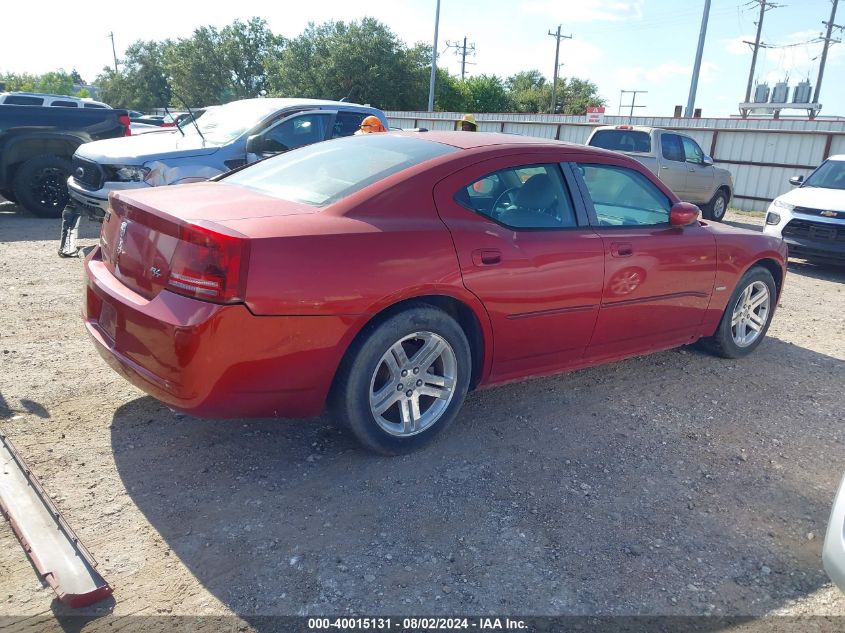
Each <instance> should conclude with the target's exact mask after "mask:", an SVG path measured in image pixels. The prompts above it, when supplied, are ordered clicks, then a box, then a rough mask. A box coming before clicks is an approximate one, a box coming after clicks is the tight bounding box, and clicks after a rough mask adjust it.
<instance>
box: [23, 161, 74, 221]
mask: <svg viewBox="0 0 845 633" xmlns="http://www.w3.org/2000/svg"><path fill="white" fill-rule="evenodd" d="M70 172H71V164H70V161H69V160H67V159H65V158H62V157H60V156H54V155H52V154H41V155H40V156H35V157H33V158H30V159H29V160H28V161H26V162H25V163H24V164H23V165H21V166H20V167H19V168H18V170H17V172H16V173H15V181H14V194H15V197H16V198H17V201H18V203H19V204H20V205H21V206H22V207H23V208H24V209H26V210H27V211H29V212H30V213H32V214H33V215H37V216H38V217H40V218H60V217H62V211H63V210H64V208H65V206H67V203H68V200H70V196H69V194H68V192H67V179H68V178H69V177H70Z"/></svg>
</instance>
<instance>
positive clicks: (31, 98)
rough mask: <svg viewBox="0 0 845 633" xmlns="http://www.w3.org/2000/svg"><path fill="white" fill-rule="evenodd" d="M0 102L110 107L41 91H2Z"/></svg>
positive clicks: (109, 107)
mask: <svg viewBox="0 0 845 633" xmlns="http://www.w3.org/2000/svg"><path fill="white" fill-rule="evenodd" d="M0 104H4V105H34V106H55V107H60V108H108V109H109V110H111V106H110V105H106V104H105V103H103V102H102V101H94V100H92V99H80V98H79V97H71V96H68V95H50V94H44V93H41V92H0Z"/></svg>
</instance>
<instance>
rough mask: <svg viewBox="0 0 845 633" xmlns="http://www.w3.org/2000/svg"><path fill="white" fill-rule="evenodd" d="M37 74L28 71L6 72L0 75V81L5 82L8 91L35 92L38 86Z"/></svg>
mask: <svg viewBox="0 0 845 633" xmlns="http://www.w3.org/2000/svg"><path fill="white" fill-rule="evenodd" d="M38 80H39V77H38V75H30V74H29V73H6V74H3V75H0V81H2V82H3V83H5V84H6V90H8V91H9V92H35V91H36V87H37V86H38Z"/></svg>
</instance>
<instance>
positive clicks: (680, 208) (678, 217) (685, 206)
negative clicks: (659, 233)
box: [669, 202, 701, 226]
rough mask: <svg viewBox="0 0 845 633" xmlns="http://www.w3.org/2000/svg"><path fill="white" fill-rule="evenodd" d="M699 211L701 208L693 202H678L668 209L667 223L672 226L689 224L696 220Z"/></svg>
mask: <svg viewBox="0 0 845 633" xmlns="http://www.w3.org/2000/svg"><path fill="white" fill-rule="evenodd" d="M700 213H701V209H699V208H698V207H697V206H695V205H694V204H690V203H689V202H679V203H677V204H674V205H672V208H671V209H670V210H669V224H671V225H672V226H689V225H690V224H694V223H695V222H697V221H698V216H699V214H700Z"/></svg>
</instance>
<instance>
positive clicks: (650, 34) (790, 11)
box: [0, 0, 845, 116]
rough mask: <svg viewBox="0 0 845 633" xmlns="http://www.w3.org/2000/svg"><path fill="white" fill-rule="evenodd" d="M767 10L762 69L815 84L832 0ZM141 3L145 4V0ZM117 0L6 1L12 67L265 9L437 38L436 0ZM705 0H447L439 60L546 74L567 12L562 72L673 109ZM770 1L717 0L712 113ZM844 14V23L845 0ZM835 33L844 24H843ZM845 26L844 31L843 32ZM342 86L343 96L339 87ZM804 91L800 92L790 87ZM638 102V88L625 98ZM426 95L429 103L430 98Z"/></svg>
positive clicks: (736, 86) (611, 96) (708, 98)
mask: <svg viewBox="0 0 845 633" xmlns="http://www.w3.org/2000/svg"><path fill="white" fill-rule="evenodd" d="M780 4H781V5H782V6H781V7H780V8H776V9H773V10H771V11H769V12H767V14H766V18H765V20H764V23H763V38H762V39H763V41H764V42H765V43H767V44H771V45H775V46H784V45H789V46H786V47H785V48H772V49H766V50H764V51H761V54H760V56H759V58H758V64H757V72H756V73H755V74H756V76H757V77H759V79H760V80H761V81H765V80H768V81H769V82H770V84H773V83H774V82H775V81H778V80H781V79H784V78H785V77H786V75H787V74H788V75H789V83H790V85H793V84H794V83H796V82H797V81H799V80H801V79H805V78H807V77H808V76H809V78H810V81H811V83H813V85H815V81H816V75H817V73H818V63H819V60H818V57H819V55H820V53H821V44H820V43H815V44H804V42H807V41H809V40H812V39H814V38H818V37H819V35H820V34H822V31H823V26H822V24H821V23H822V21H823V20H827V19H828V17H829V16H830V9H831V2H830V0H780ZM136 6H138V5H136ZM128 7H129V5H120V4H119V3H118V4H115V3H114V2H113V1H109V2H104V1H102V0H86V2H84V3H82V4H81V5H80V4H78V3H76V4H74V3H70V2H67V1H66V0H62V1H55V0H47V1H46V2H45V1H42V2H31V3H25V2H22V3H7V6H4V8H3V14H4V20H3V22H4V26H5V28H4V29H3V37H2V38H0V72H4V71H14V72H23V71H27V72H32V73H44V72H47V71H50V70H56V69H58V68H65V69H66V70H70V69H72V68H76V69H77V70H79V72H80V73H81V74H82V76H83V77H85V78H86V79H91V78H93V77H94V76H95V75H96V74H97V73H98V72H99V71H100V69H101V68H102V67H103V66H105V65H110V64H111V63H112V51H111V42H110V40H109V38H108V34H109V32H110V31H113V32H114V35H115V43H116V46H117V54H118V58H120V56H121V54H122V52H123V50H124V49H125V47H126V46H127V45H129V44H130V43H132V42H133V41H135V40H138V39H164V38H168V37H170V38H178V37H187V36H189V35H190V34H191V32H192V31H193V29H195V28H196V27H198V26H203V25H214V26H218V27H222V26H225V25H226V24H229V23H231V22H232V21H233V20H234V19H236V18H240V19H243V20H246V19H249V18H250V17H252V16H260V17H263V18H265V19H266V20H267V22H268V23H269V25H270V28H271V29H272V30H273V31H274V32H276V33H279V34H282V35H285V36H288V37H292V36H295V35H297V34H298V33H299V32H301V30H302V29H303V28H304V27H305V25H306V24H307V23H308V22H309V21H313V22H317V23H319V22H324V21H326V20H330V19H335V20H353V19H359V18H362V17H364V16H374V17H376V18H378V19H379V20H381V21H382V22H384V23H386V24H387V25H388V26H389V27H390V28H391V29H392V30H393V31H394V32H395V33H396V34H397V35H398V36H399V37H400V38H401V39H403V40H405V41H406V42H408V43H413V42H416V41H426V42H431V40H432V37H433V30H434V12H435V11H434V9H435V0H368V1H367V2H360V1H357V2H356V1H354V0H320V1H319V2H314V3H307V2H284V3H283V2H278V0H276V1H275V2H272V1H263V0H262V1H259V0H253V1H250V0H246V1H244V2H240V3H216V2H215V3H212V2H208V3H201V4H197V3H184V2H175V3H143V6H142V7H139V8H138V9H135V10H132V9H129V8H128ZM703 7H704V0H461V1H458V0H441V11H440V37H439V43H438V49H439V50H440V51H441V53H442V54H441V56H440V62H439V63H440V64H441V65H445V66H447V67H448V68H449V69H450V70H451V71H452V72H453V73H455V74H457V73H459V71H460V62H459V60H458V58H457V57H456V56H455V54H454V51H453V50H445V48H446V41H447V40H448V41H450V42H457V41H460V40H462V39H463V37H464V36H467V37H468V41H469V42H474V43H475V46H476V55H475V56H474V57H473V58H470V61H472V62H473V65H469V66H468V67H467V68H468V73H469V74H470V75H472V74H480V73H488V74H498V75H500V76H508V75H510V74H512V73H514V72H517V71H519V70H528V69H531V68H537V69H539V70H540V71H542V72H543V73H544V74H545V75H546V76H547V77H550V76H551V74H552V67H553V66H554V38H553V37H551V36H549V35H548V34H547V33H548V31H553V30H555V29H556V28H557V25H558V24H561V25H562V29H561V32H562V33H563V34H566V35H569V34H571V35H572V36H573V38H572V39H571V40H564V41H563V42H562V43H561V52H560V62H561V63H562V64H563V66H562V67H561V70H560V73H561V75H563V76H573V75H574V76H577V77H581V78H585V79H590V80H591V81H593V82H595V83H596V84H597V85H598V87H599V92H600V94H601V96H602V97H603V98H605V99H606V100H607V102H608V113H616V112H617V108H618V106H619V102H620V94H619V91H620V90H647V91H648V94H644V95H639V96H638V99H637V102H638V103H641V104H643V105H645V106H646V107H645V108H638V109H637V111H638V113H639V114H642V115H651V116H660V115H671V114H672V109H673V106H674V105H676V104H678V105H682V104H686V101H687V95H688V92H689V85H690V72H691V69H692V65H693V61H694V58H695V48H696V43H697V39H698V32H699V27H700V24H701V14H702V10H703ZM757 15H758V9H757V5H756V3H754V4H750V3H749V2H748V0H712V5H711V12H710V23H709V27H708V31H707V41H706V46H705V49H704V60H703V64H702V73H701V80H700V82H699V86H698V97H697V99H696V106H697V107H700V108H702V109H703V114H704V116H729V115H731V114H735V113H736V105H737V103H739V101H741V100H742V98H743V97H744V95H745V86H746V82H747V79H748V69H749V66H750V62H751V51H750V48H749V47H748V46H747V45H745V44H743V43H742V40H743V39H751V40H753V38H754V32H755V25H754V22H755V20H756V19H757ZM836 22H837V23H839V24H843V23H845V4H843V5H842V6H841V7H840V10H839V15H838V16H837V20H836ZM834 34H836V32H834ZM839 34H840V35H841V32H840V33H839ZM326 96H332V95H326ZM790 97H791V95H790ZM820 101H821V102H822V103H823V104H824V109H823V110H822V113H823V114H828V115H831V114H838V115H845V43H843V44H835V45H834V46H832V47H831V49H830V53H829V56H828V64H827V68H826V70H825V78H824V83H823V86H822V94H821V99H820ZM624 102H625V103H629V102H630V96H629V95H626V96H625V97H624ZM421 108H424V104H421Z"/></svg>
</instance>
